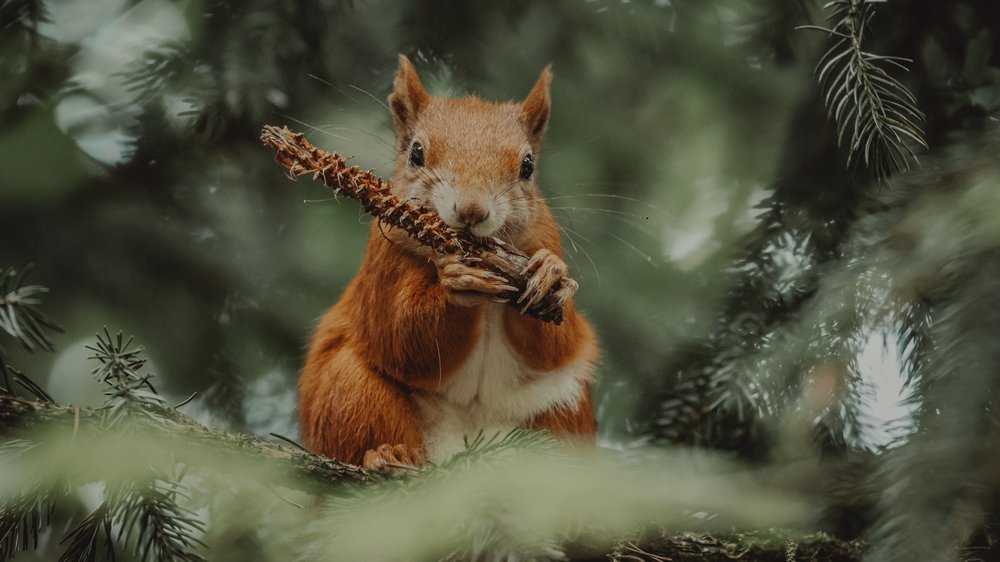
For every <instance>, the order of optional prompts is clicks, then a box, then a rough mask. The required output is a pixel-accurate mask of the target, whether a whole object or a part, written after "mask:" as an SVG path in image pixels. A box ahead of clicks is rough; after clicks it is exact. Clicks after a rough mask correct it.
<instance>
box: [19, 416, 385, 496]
mask: <svg viewBox="0 0 1000 562" xmlns="http://www.w3.org/2000/svg"><path fill="white" fill-rule="evenodd" d="M156 414H157V416H156V421H147V420H146V419H145V418H135V423H134V426H138V428H135V429H140V430H142V431H144V432H146V433H147V434H148V435H149V437H150V438H152V439H157V440H161V441H162V442H163V443H164V444H166V445H168V446H176V447H175V448H174V452H175V454H176V455H177V456H178V457H179V458H183V457H184V455H185V453H186V452H198V451H199V450H200V451H202V452H204V451H208V452H210V453H211V454H213V455H221V456H224V457H225V456H229V457H234V458H237V459H240V460H242V461H245V462H251V463H255V465H256V466H260V467H261V468H264V469H271V470H274V471H275V472H277V473H278V474H280V475H283V476H287V477H288V479H289V480H290V481H295V482H298V483H300V484H301V485H302V487H303V489H305V490H307V491H312V492H320V491H323V490H328V489H329V486H330V485H331V484H336V483H342V482H353V483H362V484H365V483H373V482H375V481H377V480H379V479H380V477H379V476H378V475H374V474H371V473H369V472H368V471H366V470H364V469H362V468H360V467H357V466H354V465H350V464H346V463H342V462H338V461H335V460H332V459H328V458H324V457H321V456H319V455H314V454H312V453H308V452H306V451H296V450H294V449H291V448H289V447H286V446H284V445H280V444H278V443H272V442H270V441H264V440H263V439H260V438H258V437H254V436H252V435H246V434H239V433H226V432H224V431H218V430H214V429H209V428H207V427H205V426H204V425H201V424H200V423H198V422H196V421H194V420H192V419H191V418H189V417H187V416H185V415H183V414H181V413H180V412H178V411H176V410H173V409H169V408H158V409H157V411H156ZM102 421H103V416H102V414H101V412H100V411H98V410H93V409H89V408H74V407H70V406H61V405H59V404H49V403H43V402H34V401H30V400H25V399H23V398H17V397H13V396H0V435H5V436H9V435H12V434H18V433H23V432H27V431H31V430H35V429H42V428H45V427H52V426H60V425H61V426H63V427H67V428H76V427H79V431H80V432H81V433H85V432H94V433H97V432H101V431H103V430H104V427H103V426H102ZM133 428H134V427H130V429H133Z"/></svg>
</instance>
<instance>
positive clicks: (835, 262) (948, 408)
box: [0, 0, 1000, 560]
mask: <svg viewBox="0 0 1000 562" xmlns="http://www.w3.org/2000/svg"><path fill="white" fill-rule="evenodd" d="M873 6H874V7H873ZM848 9H850V10H856V11H857V13H864V14H870V15H873V17H871V18H870V19H869V18H868V16H867V15H865V16H864V17H862V18H860V19H858V20H857V21H858V22H863V25H860V28H861V29H856V30H855V31H857V37H859V38H861V39H863V41H862V43H861V46H860V47H859V49H863V53H862V51H860V50H859V51H849V49H850V44H851V43H850V42H848V43H842V44H839V45H840V46H838V44H836V40H837V39H838V36H837V35H836V34H834V35H833V36H831V34H830V33H827V32H824V31H823V30H817V29H815V28H812V29H808V28H801V26H817V25H831V26H832V25H836V24H837V22H836V21H832V22H831V21H827V20H826V17H827V16H828V15H829V14H831V13H835V12H836V10H848ZM852 21H853V20H852ZM998 22H1000V5H998V4H997V3H996V2H995V1H993V0H956V1H952V2H939V1H932V0H909V1H904V0H894V1H892V2H863V1H861V0H835V1H834V2H831V3H830V5H828V6H826V7H824V5H823V3H821V2H814V1H811V0H725V1H720V2H704V1H700V0H652V1H643V2H639V1H612V0H590V1H581V2H568V1H552V2H527V1H521V0H513V1H506V2H491V1H482V2H462V3H447V4H443V3H440V2H431V1H429V0H417V1H409V2H403V3H398V2H384V1H370V2H350V1H334V0H280V1H271V0H246V1H242V2H237V1H227V0H176V1H175V0H141V1H134V0H0V267H15V268H18V269H24V268H25V267H26V266H27V265H28V264H34V269H33V270H32V271H31V272H30V276H29V278H28V280H29V282H32V283H38V284H41V285H45V286H47V287H49V288H50V292H49V293H48V294H46V295H44V305H43V308H44V310H45V311H47V312H48V313H49V315H50V316H52V317H53V318H54V319H55V320H57V321H58V322H60V323H61V324H62V325H63V326H64V328H65V331H64V333H63V334H61V335H58V336H57V337H56V338H55V340H54V351H53V352H40V351H38V350H36V351H35V352H34V353H29V352H26V351H24V350H22V349H17V348H15V347H14V346H11V347H10V348H9V349H6V348H5V351H6V353H7V356H6V358H7V360H9V362H10V364H12V365H16V366H17V367H18V368H19V369H21V370H23V371H25V372H26V373H27V374H28V375H29V376H30V377H32V378H33V379H34V380H35V381H37V382H38V383H39V384H41V385H42V386H43V387H45V388H46V389H47V390H48V391H49V392H50V393H51V394H52V395H53V397H54V398H56V399H57V400H58V401H60V402H64V403H70V404H77V405H84V406H88V405H97V404H100V403H101V402H102V400H103V397H102V389H101V387H100V385H98V384H96V383H95V382H94V381H93V379H92V377H90V376H89V375H88V372H89V370H90V369H92V368H93V367H94V366H95V365H93V362H92V361H88V359H87V357H88V356H89V355H91V352H89V351H87V350H86V349H85V347H84V346H85V345H87V344H89V343H92V342H93V341H94V339H95V334H96V333H97V332H98V331H100V330H102V329H103V327H105V326H106V327H108V329H109V330H111V331H112V332H115V331H118V330H122V331H124V332H125V333H127V334H134V335H135V337H136V340H137V342H138V343H140V344H142V345H143V346H145V348H146V350H147V353H148V355H149V357H150V359H151V367H150V368H151V370H152V371H153V372H155V373H156V378H155V379H154V382H155V384H156V385H157V388H158V390H159V391H160V392H161V393H163V394H164V395H165V396H167V397H169V398H170V400H172V401H174V402H181V401H182V400H184V399H186V398H187V397H189V396H191V395H192V394H194V395H195V397H194V399H193V400H192V401H191V402H190V403H188V404H187V405H185V406H184V407H183V408H182V410H183V411H184V412H186V413H188V414H191V415H193V416H195V417H197V418H198V419H200V420H202V421H205V422H207V423H209V424H211V425H213V426H216V427H222V428H228V429H234V430H241V431H249V432H253V433H256V434H260V435H266V434H268V433H270V432H277V433H280V434H282V435H286V436H288V437H291V438H293V439H294V438H295V437H296V435H297V429H296V427H295V413H294V409H295V383H296V378H297V372H298V369H299V366H300V364H301V362H302V359H303V356H304V351H305V346H306V344H307V341H308V338H309V333H310V330H311V328H312V326H313V324H314V323H315V321H316V319H317V318H318V317H319V316H320V315H321V314H322V312H323V311H324V310H325V309H326V308H327V307H329V306H330V305H331V304H332V303H333V302H334V301H335V300H336V298H337V297H338V295H339V293H340V292H341V291H342V289H343V288H344V287H345V286H346V284H347V283H348V281H349V280H350V278H351V277H352V276H353V275H354V273H355V271H356V269H357V267H358V264H359V262H360V260H361V256H362V252H363V250H364V240H365V237H366V233H367V231H368V228H367V224H368V223H369V221H370V218H368V217H366V216H364V215H362V214H361V213H360V212H359V209H358V207H357V206H356V205H355V204H354V203H353V202H351V201H344V200H340V201H337V200H334V199H333V198H332V197H331V195H330V194H329V193H328V192H327V191H326V190H325V189H324V188H322V186H320V185H318V184H315V183H313V182H310V181H308V180H303V181H300V182H298V183H291V182H289V181H288V180H287V179H286V178H285V177H284V176H283V174H282V173H281V170H279V169H278V167H277V166H276V165H275V164H274V162H273V160H272V155H271V154H270V152H269V151H268V150H267V149H265V148H264V147H263V146H261V144H260V142H259V141H258V135H259V132H260V129H261V127H262V126H263V125H264V124H275V125H287V126H289V127H291V128H293V129H296V130H299V131H302V132H305V133H307V134H308V136H309V138H310V139H311V140H312V141H313V142H314V143H315V144H316V145H318V146H320V147H323V148H325V149H328V150H332V151H337V152H340V153H342V154H345V155H348V156H350V157H351V158H352V161H353V162H355V163H357V164H358V165H360V166H362V167H365V168H374V169H375V170H376V172H378V173H380V174H383V175H388V174H390V172H391V162H392V153H391V151H392V130H391V123H390V118H389V114H388V111H387V110H386V108H385V106H384V100H385V97H386V96H387V95H388V93H389V88H390V84H391V81H392V77H393V73H394V71H395V67H396V57H397V54H399V53H403V54H406V55H408V56H409V57H410V58H411V59H412V60H413V61H414V62H415V64H416V66H417V69H418V72H419V73H420V74H421V76H422V78H423V80H424V83H425V85H426V86H428V88H429V89H430V90H431V92H432V93H435V94H439V95H454V96H461V95H466V94H468V93H475V94H476V95H480V96H482V97H484V98H487V99H495V100H516V99H520V98H522V97H523V96H524V95H525V94H526V93H527V91H528V90H529V88H530V86H531V85H532V84H533V82H534V80H535V79H536V77H537V75H538V73H539V72H540V71H541V69H542V68H544V67H545V65H548V64H551V65H552V68H553V72H554V76H555V77H554V81H553V84H552V114H551V119H550V125H549V130H548V133H547V136H546V139H545V141H544V145H543V151H542V154H541V157H540V160H539V166H538V174H539V176H538V177H539V184H540V186H541V188H542V190H543V192H544V193H545V194H546V196H547V197H548V200H549V203H550V206H551V207H552V208H553V211H554V213H555V215H556V217H557V220H558V222H559V223H560V225H561V227H562V234H563V243H564V246H565V247H566V252H567V261H568V262H569V264H570V267H571V271H572V275H573V276H574V277H575V278H576V279H577V280H578V281H579V282H580V287H581V288H580V291H579V293H578V297H577V299H578V303H579V307H580V308H581V309H582V310H583V311H585V313H586V315H587V316H588V317H589V318H590V319H591V320H592V322H593V324H594V325H595V327H596V329H597V331H598V334H599V337H600V340H601V344H602V358H601V367H600V370H599V376H598V379H597V380H596V381H595V383H594V395H595V401H596V408H597V415H598V420H599V426H600V432H601V442H602V444H604V445H607V446H610V447H617V448H627V447H629V446H632V445H634V444H636V443H638V442H641V443H651V444H654V445H657V446H659V445H662V444H666V443H669V444H683V445H688V446H694V447H701V448H707V449H712V450H715V451H721V452H723V453H724V454H725V455H727V456H728V457H729V458H733V459H738V460H740V461H741V462H746V463H750V465H751V466H757V467H771V468H775V467H780V468H781V470H776V472H775V474H778V475H779V477H780V478H781V479H782V482H783V483H787V487H788V488H792V489H795V490H797V491H802V492H803V493H804V494H805V495H804V497H806V498H810V501H812V500H814V499H816V498H817V497H822V498H823V500H822V501H821V502H818V503H817V505H821V506H822V508H823V510H825V511H824V516H823V519H822V523H821V524H820V525H819V527H820V528H823V529H825V530H828V531H830V532H835V533H838V534H841V535H843V536H857V535H859V534H865V536H867V537H869V538H871V539H872V540H873V542H874V544H878V545H882V546H880V547H879V549H876V550H875V554H873V556H874V558H872V559H876V560H912V559H918V558H920V557H921V556H924V555H925V554H926V553H928V552H935V553H937V552H946V551H947V548H946V546H948V545H954V544H959V543H966V542H968V541H972V542H975V541H979V542H978V543H976V544H981V545H982V544H985V545H987V547H984V548H992V545H996V544H1000V543H998V541H997V539H996V538H995V537H997V533H996V532H995V529H996V522H997V521H998V520H1000V519H998V518H997V517H996V513H995V512H996V511H997V510H996V509H995V507H994V506H995V505H1000V504H998V503H996V502H995V500H996V499H997V494H996V490H997V489H998V487H997V485H996V482H995V477H993V476H991V475H993V474H995V473H996V471H995V465H996V461H995V458H996V455H995V451H996V450H997V446H996V441H997V439H996V435H997V430H996V428H997V418H996V413H995V412H996V407H995V400H996V399H997V398H998V397H1000V373H998V372H997V366H998V365H1000V355H998V353H1000V345H998V344H997V341H996V336H997V334H1000V315H998V314H997V311H998V310H1000V302H998V301H997V299H998V295H1000V274H998V273H997V272H1000V258H998V256H1000V232H998V229H997V228H996V225H997V224H998V223H997V218H996V217H998V216H1000V214H998V213H1000V196H998V194H1000V163H998V158H997V154H1000V141H998V140H997V139H998V131H1000V127H998V125H997V115H998V111H1000V35H998V32H997V26H996V24H997V23H998ZM837 29H838V30H839V31H838V32H839V33H846V31H845V30H846V28H845V27H838V28H837ZM844 45H847V47H845V46H844ZM831 47H832V48H833V49H834V51H832V52H834V53H837V52H841V51H838V50H837V49H841V50H843V49H848V51H844V52H846V53H847V55H850V56H853V57H855V58H850V57H848V58H846V59H842V60H854V61H863V60H868V62H870V63H871V64H872V65H874V66H876V67H881V68H885V69H886V72H887V74H886V75H885V76H887V77H889V78H886V83H889V86H886V87H887V88H888V90H887V91H889V92H890V94H889V95H887V97H886V99H889V100H890V102H892V100H893V99H896V100H897V101H898V100H900V99H902V98H903V97H906V96H909V95H911V94H912V96H913V98H912V99H913V104H914V111H913V112H912V114H911V115H910V116H909V117H907V119H911V120H912V121H914V122H915V123H917V124H918V127H919V129H920V130H919V131H916V133H917V134H915V135H914V136H913V137H912V138H910V139H908V140H905V141H903V142H902V143H901V146H905V147H908V148H910V149H913V150H914V151H915V158H907V157H905V156H904V157H902V158H900V159H898V161H896V162H894V163H893V162H890V164H889V165H887V166H888V167H886V166H883V165H882V164H880V163H879V162H882V163H883V164H884V160H882V161H879V162H876V161H875V160H873V161H866V160H865V159H864V158H862V157H859V156H858V155H859V154H861V152H863V151H862V149H861V148H859V146H858V144H857V143H855V144H854V145H852V142H853V141H854V140H855V139H856V137H857V136H858V135H857V128H858V127H861V126H863V124H864V123H867V122H868V121H865V119H868V118H869V117H870V115H869V116H867V117H861V118H859V120H858V121H856V122H855V123H856V125H854V127H855V128H854V129H852V128H851V126H848V127H847V129H846V130H847V132H846V134H844V135H842V138H841V139H840V140H839V142H838V127H837V122H836V119H834V118H833V117H831V115H830V112H828V111H827V109H826V107H825V104H827V103H829V100H830V99H831V94H830V93H829V92H828V91H824V90H823V89H822V88H821V87H820V86H819V85H818V84H817V75H816V74H817V72H816V71H817V63H818V62H821V61H822V58H821V57H822V56H823V54H824V53H826V52H827V50H828V49H830V48H831ZM852 53H853V54H852ZM862 55H865V56H871V57H872V58H870V59H864V56H862ZM845 56H846V55H845ZM884 56H894V57H903V59H898V60H897V59H892V60H887V59H885V58H884ZM858 64H861V63H858ZM866 72H871V69H869V70H868V71H866ZM861 74H862V75H867V74H865V73H864V72H862V73H861ZM896 81H898V84H897V83H896ZM852 84H854V87H855V88H861V87H863V85H864V84H865V82H864V80H863V79H861V80H858V81H856V82H854V83H852ZM880 84H881V83H880ZM883 85H884V84H883ZM853 91H860V90H852V92H853ZM832 95H833V99H835V100H839V99H841V97H838V95H839V94H836V92H834V94H832ZM893 95H897V96H899V97H897V98H893V97H892V96H893ZM863 97H864V96H863V95H862V96H861V97H858V96H854V97H853V98H850V97H848V99H847V101H846V102H845V104H846V105H841V106H840V107H849V108H853V107H860V105H859V104H860V102H859V101H858V100H859V99H862V98H863ZM852 99H853V101H852ZM907 99H909V98H907ZM888 107H889V110H888V115H889V118H892V117H893V116H894V115H895V116H898V115H899V114H900V113H901V112H904V111H908V110H907V109H906V107H908V106H904V105H900V104H899V103H896V105H891V103H890V104H889V106H888ZM873 119H875V118H873ZM879 119H883V118H878V119H875V120H876V121H878V120H879ZM872 122H875V121H872ZM879 122H881V123H883V124H884V123H888V122H889V121H885V120H882V121H879ZM923 145H926V146H923ZM899 150H901V151H903V149H902V148H900V149H899ZM901 153H905V151H903V152H901ZM885 157H886V156H885V155H884V154H883V156H882V158H885ZM849 162H850V164H849ZM911 167H912V168H913V169H912V170H910V171H907V168H911ZM884 176H888V178H886V177H884ZM796 463H799V464H796ZM790 467H792V468H790ZM810 494H812V495H810ZM991 537H993V538H991ZM970 544H971V543H970ZM935 556H936V555H935ZM915 557H916V558H915ZM935 559H938V558H935ZM939 559H942V560H945V559H948V558H947V555H945V554H942V555H941V557H940V558H939Z"/></svg>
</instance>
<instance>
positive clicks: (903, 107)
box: [800, 0, 927, 181]
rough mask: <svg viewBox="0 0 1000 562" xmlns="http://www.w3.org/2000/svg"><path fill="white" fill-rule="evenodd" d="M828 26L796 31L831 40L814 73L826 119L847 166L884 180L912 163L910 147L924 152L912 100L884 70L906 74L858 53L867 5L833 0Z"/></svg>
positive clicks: (897, 60) (890, 62)
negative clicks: (832, 124)
mask: <svg viewBox="0 0 1000 562" xmlns="http://www.w3.org/2000/svg"><path fill="white" fill-rule="evenodd" d="M826 7H827V8H829V9H831V12H830V16H829V19H830V21H833V22H834V25H833V27H831V28H824V27H819V26H802V27H800V29H816V30H820V31H824V32H826V33H828V34H829V35H830V36H831V37H833V38H835V39H836V41H835V42H834V44H833V45H832V46H831V47H830V49H829V50H827V52H826V53H825V54H824V55H823V56H822V57H821V58H820V60H819V63H818V64H817V65H816V72H817V76H818V80H819V83H820V86H821V87H822V88H823V92H824V94H823V100H824V103H825V104H826V108H827V111H828V113H829V116H830V117H831V118H833V120H834V121H835V122H836V125H837V142H838V143H839V144H844V139H845V138H846V139H847V140H848V142H847V146H848V156H847V165H848V166H851V165H852V164H853V163H855V162H856V161H857V160H858V159H864V163H865V165H866V166H867V167H869V168H870V169H871V170H872V172H873V173H874V174H875V178H876V179H877V180H879V181H885V180H886V179H888V177H889V176H891V175H893V174H895V173H896V172H902V171H906V170H909V169H910V165H911V161H912V162H916V160H917V157H916V153H915V152H914V151H913V148H912V145H919V146H921V147H924V148H926V147H927V142H926V141H925V140H924V133H923V131H922V130H921V128H920V122H922V121H923V120H924V114H923V113H922V112H921V111H920V110H919V109H918V108H917V100H916V98H914V97H913V94H911V93H910V92H909V90H907V89H906V86H904V85H903V84H902V83H901V82H900V81H899V80H897V79H896V78H894V77H892V76H891V75H890V74H889V73H888V72H887V71H886V68H885V67H886V66H888V67H895V68H896V69H898V70H903V71H906V70H907V68H906V63H909V62H911V61H910V60H908V59H905V58H902V57H895V56H888V55H876V54H874V53H870V52H868V51H865V50H864V49H863V48H862V42H863V40H864V36H865V32H866V30H867V27H868V24H869V23H870V22H871V19H872V17H874V15H875V9H874V8H873V7H872V3H871V2H870V1H869V0H833V1H831V2H829V3H827V5H826Z"/></svg>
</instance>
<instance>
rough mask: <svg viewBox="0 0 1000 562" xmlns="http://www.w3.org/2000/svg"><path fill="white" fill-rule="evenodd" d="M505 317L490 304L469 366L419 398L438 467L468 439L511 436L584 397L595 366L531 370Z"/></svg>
mask: <svg viewBox="0 0 1000 562" xmlns="http://www.w3.org/2000/svg"><path fill="white" fill-rule="evenodd" d="M503 313H504V306H503V305H487V308H486V313H485V314H484V315H483V325H482V326H481V329H480V335H479V340H478V341H477V342H476V345H475V347H473V349H472V352H471V353H470V354H469V357H468V359H467V360H466V361H465V364H463V365H462V366H461V367H460V368H459V370H458V372H456V373H454V374H453V375H452V377H451V378H450V379H449V380H448V381H447V382H446V383H445V384H444V385H443V386H442V387H441V388H440V389H438V390H437V391H435V392H428V393H424V394H422V395H421V396H420V398H419V399H418V403H419V404H420V410H421V415H422V418H423V420H422V421H423V427H424V443H425V446H426V449H427V456H428V458H429V460H431V461H433V462H441V461H443V460H447V459H448V458H449V457H451V456H452V455H454V454H455V453H457V452H459V451H461V450H462V449H463V448H464V438H465V437H469V438H472V437H475V436H476V434H478V433H479V432H480V431H482V432H483V434H484V436H486V437H491V436H493V435H495V434H496V433H507V432H508V431H510V430H512V429H514V428H516V427H521V426H523V425H524V424H525V423H527V422H528V421H530V420H531V419H532V418H533V417H534V416H535V415H537V414H540V413H542V412H544V411H546V410H549V409H552V408H554V407H562V406H572V405H574V404H576V402H577V400H578V399H579V398H580V393H581V385H580V382H579V381H580V380H581V379H585V378H586V377H587V376H588V375H589V372H590V368H591V367H590V361H589V360H588V359H587V358H586V357H581V358H578V359H575V360H574V361H573V362H571V363H570V364H568V365H566V366H565V367H562V368H561V369H558V370H555V371H548V372H539V371H534V370H532V369H529V368H528V367H527V366H526V365H525V364H524V363H523V362H522V361H521V359H520V358H519V357H518V356H517V355H516V354H515V353H514V352H513V350H511V348H510V345H509V344H508V342H507V336H506V335H505V334H504V329H503Z"/></svg>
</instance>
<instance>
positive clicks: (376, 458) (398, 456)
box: [361, 444, 426, 470]
mask: <svg viewBox="0 0 1000 562" xmlns="http://www.w3.org/2000/svg"><path fill="white" fill-rule="evenodd" d="M424 462H426V459H425V458H424V452H423V451H422V450H420V449H417V448H414V447H408V446H406V445H389V444H383V445H379V446H378V447H376V448H374V449H369V450H368V451H367V452H365V456H364V460H363V461H362V463H361V466H362V467H364V468H367V469H369V470H393V469H396V470H398V469H399V467H411V468H416V467H417V466H420V465H422V464H424Z"/></svg>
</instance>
